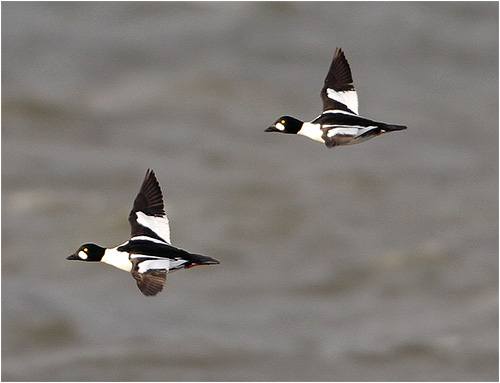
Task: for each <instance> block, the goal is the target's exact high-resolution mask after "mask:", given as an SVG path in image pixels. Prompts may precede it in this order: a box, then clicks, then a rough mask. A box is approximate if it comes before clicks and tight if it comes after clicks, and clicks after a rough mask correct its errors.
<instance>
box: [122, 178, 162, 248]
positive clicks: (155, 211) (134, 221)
mask: <svg viewBox="0 0 500 383" xmlns="http://www.w3.org/2000/svg"><path fill="white" fill-rule="evenodd" d="M128 220H129V222H130V226H131V227H132V237H136V236H140V235H146V236H148V237H153V238H157V239H160V240H162V241H165V242H167V243H170V225H169V222H168V218H167V215H166V214H165V210H164V205H163V195H162V193H161V189H160V185H159V184H158V181H157V180H156V176H155V173H154V171H152V170H151V169H148V171H147V173H146V177H145V178H144V182H143V183H142V186H141V190H140V191H139V194H137V197H136V198H135V201H134V206H133V207H132V210H131V211H130V214H129V217H128Z"/></svg>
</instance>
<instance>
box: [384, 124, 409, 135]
mask: <svg viewBox="0 0 500 383" xmlns="http://www.w3.org/2000/svg"><path fill="white" fill-rule="evenodd" d="M405 129H407V127H406V126H404V125H386V126H384V128H383V129H382V131H383V133H386V132H395V131H396V130H405Z"/></svg>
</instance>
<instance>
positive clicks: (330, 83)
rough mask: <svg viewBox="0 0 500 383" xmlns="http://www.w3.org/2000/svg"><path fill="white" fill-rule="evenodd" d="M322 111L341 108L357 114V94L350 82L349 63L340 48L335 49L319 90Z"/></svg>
mask: <svg viewBox="0 0 500 383" xmlns="http://www.w3.org/2000/svg"><path fill="white" fill-rule="evenodd" d="M321 99H322V100H323V112H326V111H329V110H342V111H345V112H349V113H355V114H358V95H357V93H356V90H355V89H354V85H353V84H352V74H351V68H350V67H349V63H348V62H347V59H346V58H345V55H344V52H343V51H342V48H337V49H335V54H334V55H333V61H332V64H331V65H330V70H329V71H328V74H327V75H326V78H325V85H324V86H323V89H322V90H321Z"/></svg>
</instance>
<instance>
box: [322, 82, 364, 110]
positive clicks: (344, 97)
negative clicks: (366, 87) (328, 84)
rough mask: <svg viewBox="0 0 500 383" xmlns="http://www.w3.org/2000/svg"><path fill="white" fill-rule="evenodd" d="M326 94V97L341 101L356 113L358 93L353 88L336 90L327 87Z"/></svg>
mask: <svg viewBox="0 0 500 383" xmlns="http://www.w3.org/2000/svg"><path fill="white" fill-rule="evenodd" d="M326 95H327V96H328V98H330V99H332V100H335V101H338V102H341V103H342V104H344V105H345V106H347V107H348V108H349V109H350V110H352V111H353V112H354V113H356V114H358V94H357V93H356V91H355V90H348V91H346V92H344V91H338V92H337V91H336V90H334V89H332V88H327V90H326Z"/></svg>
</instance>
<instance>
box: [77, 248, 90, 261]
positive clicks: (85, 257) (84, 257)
mask: <svg viewBox="0 0 500 383" xmlns="http://www.w3.org/2000/svg"><path fill="white" fill-rule="evenodd" d="M78 256H79V257H80V258H81V259H87V258H88V257H89V256H88V255H87V253H86V252H85V251H83V250H80V251H79V252H78Z"/></svg>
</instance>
